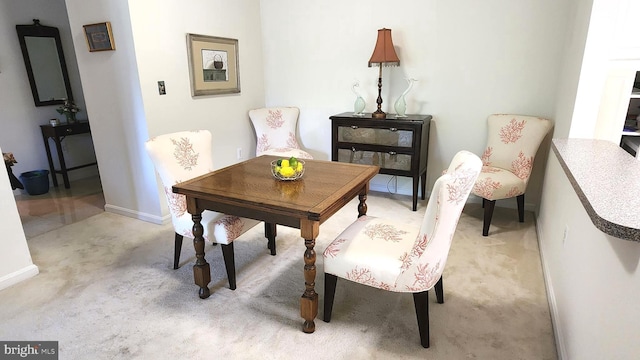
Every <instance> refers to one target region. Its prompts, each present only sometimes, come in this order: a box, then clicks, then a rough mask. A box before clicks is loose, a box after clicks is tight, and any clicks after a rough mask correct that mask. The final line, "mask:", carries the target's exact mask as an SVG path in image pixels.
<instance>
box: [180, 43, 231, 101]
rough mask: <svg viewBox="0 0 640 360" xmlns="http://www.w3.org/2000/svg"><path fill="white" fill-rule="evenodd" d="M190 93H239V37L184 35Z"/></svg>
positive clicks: (197, 94)
mask: <svg viewBox="0 0 640 360" xmlns="http://www.w3.org/2000/svg"><path fill="white" fill-rule="evenodd" d="M187 50H188V54H189V75H190V78H191V95H192V96H201V95H220V94H233V93H239V92H240V69H239V65H238V64H239V62H238V40H237V39H228V38H221V37H215V36H207V35H197V34H187Z"/></svg>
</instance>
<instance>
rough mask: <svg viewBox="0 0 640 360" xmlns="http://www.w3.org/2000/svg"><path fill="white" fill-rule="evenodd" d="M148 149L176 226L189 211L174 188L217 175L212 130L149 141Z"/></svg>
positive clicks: (172, 135) (187, 132)
mask: <svg viewBox="0 0 640 360" xmlns="http://www.w3.org/2000/svg"><path fill="white" fill-rule="evenodd" d="M145 148H146V150H147V153H148V154H149V157H150V158H151V161H152V162H153V165H154V166H155V168H156V171H157V172H158V175H160V179H161V180H162V184H163V186H164V192H165V195H166V196H167V202H168V203H169V211H170V212H171V219H172V221H173V224H174V226H175V225H176V221H177V219H178V218H180V217H181V216H183V215H185V213H186V211H187V203H186V199H185V196H184V195H179V194H174V193H173V192H172V190H171V187H172V186H173V185H175V184H177V183H179V182H183V181H187V180H190V179H193V178H194V177H197V176H200V175H203V174H206V173H208V172H211V171H213V170H214V169H213V156H212V137H211V132H209V131H208V130H196V131H181V132H176V133H172V134H165V135H160V136H156V137H154V138H151V139H149V140H148V141H147V142H146V143H145Z"/></svg>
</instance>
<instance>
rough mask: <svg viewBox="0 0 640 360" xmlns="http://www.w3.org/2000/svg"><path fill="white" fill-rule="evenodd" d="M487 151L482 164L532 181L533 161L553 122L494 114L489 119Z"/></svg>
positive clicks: (528, 117)
mask: <svg viewBox="0 0 640 360" xmlns="http://www.w3.org/2000/svg"><path fill="white" fill-rule="evenodd" d="M487 121H488V135H487V147H486V148H485V150H484V153H483V154H482V163H483V165H485V166H493V167H497V168H501V169H505V170H509V171H511V172H512V173H514V174H515V175H516V176H517V177H519V178H520V179H522V180H524V181H525V183H526V182H527V181H529V176H530V175H531V169H532V168H533V159H534V158H535V156H536V152H537V151H538V147H540V143H541V142H542V140H543V139H544V137H545V136H546V135H547V133H548V132H549V129H551V121H550V120H547V119H543V118H539V117H535V116H525V115H511V114H493V115H490V116H489V118H488V120H487Z"/></svg>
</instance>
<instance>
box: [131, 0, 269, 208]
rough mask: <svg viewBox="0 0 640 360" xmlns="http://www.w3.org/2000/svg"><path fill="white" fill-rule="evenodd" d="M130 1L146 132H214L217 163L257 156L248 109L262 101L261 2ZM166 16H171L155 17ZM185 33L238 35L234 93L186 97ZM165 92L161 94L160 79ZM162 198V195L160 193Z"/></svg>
mask: <svg viewBox="0 0 640 360" xmlns="http://www.w3.org/2000/svg"><path fill="white" fill-rule="evenodd" d="M155 3H156V2H155V1H130V2H129V5H130V11H131V23H132V26H133V36H134V43H135V55H136V62H137V65H138V74H139V78H140V87H141V94H142V100H143V103H144V113H145V116H146V120H147V127H148V131H149V135H150V136H155V135H160V134H166V133H170V132H175V131H183V130H192V129H193V130H195V129H208V130H210V131H211V132H212V134H213V143H214V149H215V157H214V165H215V166H216V167H217V168H219V167H224V166H227V165H231V164H233V163H236V162H238V159H237V158H236V150H237V148H241V149H242V153H243V157H244V159H246V158H248V157H249V155H250V153H251V154H252V155H251V157H252V156H253V155H255V135H253V129H252V128H251V123H250V121H249V117H248V111H249V110H250V109H253V108H257V107H262V106H263V105H264V80H263V77H264V76H263V66H262V40H261V37H260V32H261V31H260V24H261V22H260V7H259V2H258V0H241V1H223V0H208V1H203V0H184V1H166V2H164V3H163V6H154V4H155ZM158 19H170V21H158ZM187 33H192V34H201V35H208V36H217V37H225V38H232V39H237V40H238V52H239V62H240V65H239V67H240V69H239V72H240V87H241V92H240V93H239V94H230V95H217V96H197V97H192V96H191V87H190V83H189V64H188V57H187ZM160 80H162V81H164V82H165V87H166V91H167V94H166V95H159V94H158V85H157V82H158V81H160ZM163 196H164V195H163Z"/></svg>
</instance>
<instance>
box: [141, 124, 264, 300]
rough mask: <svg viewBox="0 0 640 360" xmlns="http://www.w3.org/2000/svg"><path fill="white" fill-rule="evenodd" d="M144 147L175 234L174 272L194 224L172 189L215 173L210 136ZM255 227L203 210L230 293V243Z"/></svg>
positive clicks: (168, 138) (185, 134)
mask: <svg viewBox="0 0 640 360" xmlns="http://www.w3.org/2000/svg"><path fill="white" fill-rule="evenodd" d="M145 147H146V150H147V153H148V154H149V157H150V158H151V160H152V162H153V164H154V166H155V168H156V171H157V172H158V175H160V179H161V180H162V184H163V186H164V192H165V195H166V198H167V202H168V206H169V211H170V213H171V222H172V223H173V229H174V231H175V252H174V260H173V268H174V269H177V268H178V267H179V262H180V250H181V248H182V239H183V237H185V236H186V237H188V238H191V239H193V238H194V236H193V231H192V229H193V220H192V218H191V214H189V213H188V212H187V202H186V198H185V196H184V195H180V194H174V193H173V191H172V189H171V188H172V186H173V185H175V184H177V183H180V182H183V181H187V180H190V179H192V178H195V177H197V176H200V175H203V174H206V173H208V172H211V171H213V170H214V168H213V158H212V137H211V133H210V132H209V131H207V130H199V131H182V132H176V133H172V134H166V135H160V136H156V137H154V138H151V139H149V140H148V141H147V142H146V143H145ZM257 224H258V221H257V220H253V219H245V218H240V217H237V216H230V215H225V214H221V213H218V212H214V211H207V210H206V211H204V212H203V213H202V226H203V227H204V235H203V237H204V238H205V240H207V241H209V242H212V243H214V244H221V248H222V255H223V257H224V263H225V268H226V270H227V278H228V279H229V288H230V289H231V290H235V288H236V276H235V261H234V253H233V241H234V240H235V239H237V238H238V237H239V236H240V235H242V234H244V233H245V232H246V231H247V230H249V229H251V228H252V227H254V226H255V225H257ZM265 229H266V227H265ZM272 235H273V236H267V237H268V247H269V249H271V253H272V255H275V234H272Z"/></svg>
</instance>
